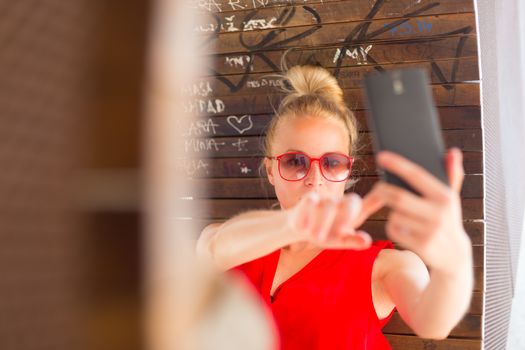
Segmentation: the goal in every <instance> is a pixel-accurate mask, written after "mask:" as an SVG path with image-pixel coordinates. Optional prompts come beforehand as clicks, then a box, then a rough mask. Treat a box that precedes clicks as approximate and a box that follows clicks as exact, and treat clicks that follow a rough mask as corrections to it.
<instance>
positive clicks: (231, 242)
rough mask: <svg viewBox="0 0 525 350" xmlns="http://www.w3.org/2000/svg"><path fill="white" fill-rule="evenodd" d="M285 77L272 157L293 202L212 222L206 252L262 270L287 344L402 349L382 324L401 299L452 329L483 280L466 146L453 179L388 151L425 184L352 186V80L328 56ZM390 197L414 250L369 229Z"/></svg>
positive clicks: (425, 324)
mask: <svg viewBox="0 0 525 350" xmlns="http://www.w3.org/2000/svg"><path fill="white" fill-rule="evenodd" d="M284 79H285V81H286V82H287V84H288V85H289V86H290V88H288V89H287V90H286V91H287V93H288V95H287V96H286V97H285V99H284V100H283V101H282V103H281V105H280V107H279V110H278V112H277V114H276V116H275V117H274V118H273V119H272V121H271V122H270V124H269V127H268V130H267V133H266V139H265V153H266V157H265V159H264V163H263V164H264V168H265V170H266V172H267V175H268V180H269V181H270V183H271V184H272V185H273V186H274V188H275V192H276V195H277V199H278V201H279V204H280V207H281V210H277V211H273V210H256V211H248V212H245V213H242V214H240V215H237V216H235V217H233V218H231V219H230V220H228V221H226V222H225V223H223V224H212V225H209V226H207V227H206V228H205V229H204V230H203V232H202V235H201V237H200V238H199V241H198V244H197V251H198V253H199V254H200V255H201V256H206V257H209V258H210V259H211V260H212V261H213V263H214V264H215V265H216V266H217V267H218V268H219V269H221V270H236V271H241V272H242V273H243V274H244V275H245V276H246V277H247V278H248V279H249V280H250V281H251V282H252V284H253V285H254V286H255V288H256V289H257V291H258V292H259V293H260V294H261V296H262V298H263V299H264V300H265V301H266V302H267V305H268V307H269V308H270V309H271V311H272V314H273V318H274V320H275V324H276V325H277V329H278V331H279V335H280V341H281V348H282V349H390V346H389V344H388V342H387V340H386V338H385V337H384V336H383V334H382V332H381V328H382V327H383V326H384V325H385V324H386V323H387V322H388V320H389V319H390V317H391V316H392V313H393V311H394V310H395V309H397V311H398V312H399V315H400V316H401V317H402V319H403V320H404V321H405V323H406V324H407V325H408V326H409V327H410V328H411V329H412V330H413V331H414V332H415V333H416V334H417V335H418V336H420V337H422V338H430V339H443V338H446V337H447V336H448V334H449V333H450V331H451V330H452V329H453V327H454V326H455V325H456V324H457V323H458V322H459V321H460V320H461V318H462V317H463V316H464V314H465V312H466V311H467V309H468V307H469V303H470V296H471V292H472V288H473V268H472V248H471V242H470V239H469V237H468V236H467V234H466V232H465V230H464V228H463V225H462V214H461V202H460V195H459V193H460V189H461V185H462V182H463V177H464V174H463V168H462V154H461V152H460V151H459V150H458V149H455V148H454V149H451V150H449V151H448V152H447V155H446V166H447V171H448V176H449V180H450V184H451V186H450V187H447V186H446V185H444V184H443V183H442V182H440V181H439V180H438V179H436V178H435V177H434V176H432V175H431V174H429V173H428V172H427V171H425V170H424V169H423V168H421V167H419V166H418V165H416V164H414V163H412V162H410V161H408V160H407V159H404V158H403V157H401V156H399V155H397V154H393V153H389V152H381V153H380V154H379V155H378V157H377V159H376V160H377V163H378V165H379V166H380V167H382V168H383V169H386V170H389V171H391V172H392V173H394V174H397V175H398V176H399V177H400V178H402V179H404V180H405V181H406V182H407V183H409V184H410V185H412V186H413V187H414V188H415V189H416V190H418V191H419V192H420V193H421V194H422V196H416V195H414V194H412V193H410V192H408V191H406V190H404V189H401V188H399V187H395V186H392V185H390V184H387V183H385V182H382V181H379V182H377V183H376V184H375V186H374V187H373V188H372V190H371V191H370V192H369V193H368V194H367V195H366V196H365V197H364V198H360V197H359V196H358V195H357V194H355V193H350V194H347V195H345V194H344V191H345V186H346V185H347V184H348V181H349V177H350V171H351V167H352V162H353V155H355V151H356V148H357V145H358V140H357V136H358V132H357V126H356V122H355V118H354V116H353V113H352V112H351V111H350V110H349V109H348V108H347V107H346V105H345V103H344V101H343V92H342V90H341V88H340V87H339V85H338V83H337V81H336V79H335V78H334V77H333V76H332V75H330V73H329V72H328V71H327V70H325V69H323V68H320V67H313V66H295V67H292V68H291V69H290V70H288V71H287V72H286V74H285V75H284ZM384 206H387V207H388V208H389V209H390V212H389V216H388V220H387V223H386V227H385V230H386V233H387V235H388V238H389V239H391V240H392V241H395V242H397V243H399V244H400V245H401V246H402V247H404V248H406V250H396V249H392V248H393V244H392V242H391V241H389V240H385V241H376V242H372V239H371V237H370V236H369V235H368V234H367V233H366V232H364V231H362V230H358V228H359V227H360V226H361V224H363V223H364V221H365V220H366V219H367V218H368V217H369V216H370V215H372V214H373V213H374V212H376V211H378V210H379V209H381V208H382V207H384ZM425 265H426V266H425ZM427 267H428V268H429V270H430V273H429V272H428V270H427Z"/></svg>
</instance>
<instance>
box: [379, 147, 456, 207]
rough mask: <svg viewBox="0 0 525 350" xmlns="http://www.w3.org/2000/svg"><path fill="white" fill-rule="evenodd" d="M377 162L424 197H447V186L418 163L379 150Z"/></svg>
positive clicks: (438, 198)
mask: <svg viewBox="0 0 525 350" xmlns="http://www.w3.org/2000/svg"><path fill="white" fill-rule="evenodd" d="M377 163H378V165H379V166H380V167H382V168H384V169H386V170H388V171H390V172H391V173H393V174H395V175H397V176H398V177H399V178H401V179H403V180H404V181H405V182H406V183H408V184H409V185H411V186H412V187H413V188H414V189H415V190H416V191H418V192H419V193H421V194H422V195H423V196H424V197H428V198H431V199H432V198H433V199H436V200H446V199H447V198H448V191H449V189H448V186H446V185H445V184H443V183H442V182H441V181H440V180H439V179H437V178H436V177H435V176H434V175H432V174H431V173H429V172H428V171H427V170H426V169H424V168H423V167H422V166H420V165H419V164H416V163H414V162H411V161H410V160H408V159H406V158H405V157H403V156H401V155H399V154H397V153H393V152H389V151H381V152H380V153H379V154H378V156H377Z"/></svg>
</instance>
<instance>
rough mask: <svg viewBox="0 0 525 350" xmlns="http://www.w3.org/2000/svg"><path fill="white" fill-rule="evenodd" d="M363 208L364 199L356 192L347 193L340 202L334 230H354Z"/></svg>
mask: <svg viewBox="0 0 525 350" xmlns="http://www.w3.org/2000/svg"><path fill="white" fill-rule="evenodd" d="M361 208H362V200H361V197H359V195H358V194H356V193H350V194H348V195H345V196H344V197H343V198H342V199H341V200H340V202H339V205H338V208H337V216H336V218H335V220H334V223H333V226H332V232H336V233H337V232H346V233H348V232H354V228H355V227H356V225H355V221H356V219H357V217H358V216H359V214H360V212H361Z"/></svg>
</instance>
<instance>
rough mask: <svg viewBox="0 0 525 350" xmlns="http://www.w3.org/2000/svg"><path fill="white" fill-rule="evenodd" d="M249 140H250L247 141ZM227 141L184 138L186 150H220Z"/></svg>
mask: <svg viewBox="0 0 525 350" xmlns="http://www.w3.org/2000/svg"><path fill="white" fill-rule="evenodd" d="M246 142H248V141H246ZM225 144H226V142H219V141H218V140H216V139H212V138H206V139H187V140H184V151H185V152H186V153H190V152H219V151H220V150H221V146H224V145H225Z"/></svg>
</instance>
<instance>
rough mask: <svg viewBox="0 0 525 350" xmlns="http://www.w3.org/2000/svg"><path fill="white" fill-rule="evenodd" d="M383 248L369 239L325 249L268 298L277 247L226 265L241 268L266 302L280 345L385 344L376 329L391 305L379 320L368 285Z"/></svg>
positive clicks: (359, 347)
mask: <svg viewBox="0 0 525 350" xmlns="http://www.w3.org/2000/svg"><path fill="white" fill-rule="evenodd" d="M384 248H394V246H393V244H392V242H390V241H375V242H374V243H373V244H372V246H371V247H370V248H369V249H367V250H362V251H358V250H339V249H325V250H323V251H321V253H319V254H318V255H317V256H316V257H315V258H314V259H313V260H311V261H310V262H309V263H308V264H307V265H305V266H304V267H303V268H302V269H301V270H300V271H298V272H297V273H296V274H294V275H293V276H292V277H290V278H289V279H288V280H286V281H284V282H283V283H282V284H281V285H280V286H279V287H278V288H277V290H276V291H275V293H274V296H273V298H270V289H271V286H272V282H273V278H274V275H275V270H276V268H277V262H278V261H279V255H280V253H281V250H280V249H278V250H276V251H274V252H272V253H270V254H268V255H266V256H263V257H261V258H258V259H255V260H253V261H250V262H247V263H244V264H242V265H239V266H237V267H234V268H233V269H232V270H236V271H241V272H242V273H243V274H244V275H245V276H246V277H247V278H248V280H249V281H250V282H251V284H252V285H253V286H254V287H255V289H256V290H257V292H258V293H259V294H260V295H261V297H262V299H263V300H264V301H265V303H264V304H265V305H267V306H268V307H269V308H270V310H271V314H273V321H274V322H275V325H276V326H277V329H278V332H279V338H280V339H279V340H280V347H279V348H280V349H282V350H292V349H298V350H299V349H300V350H308V349H329V350H343V349H344V350H350V349H351V350H384V349H391V347H390V345H389V344H388V341H387V340H386V338H385V336H384V335H383V333H382V331H381V329H382V328H383V326H384V325H385V324H386V323H387V322H388V321H389V320H390V318H391V317H392V313H393V311H394V310H392V313H390V315H389V316H388V317H386V318H385V319H383V320H379V319H378V317H377V314H376V312H375V309H374V305H373V302H372V291H371V285H372V283H371V275H372V265H373V263H374V260H375V258H376V256H377V254H378V253H379V251H380V250H381V249H384ZM230 271H231V270H230ZM272 299H273V300H272Z"/></svg>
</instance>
